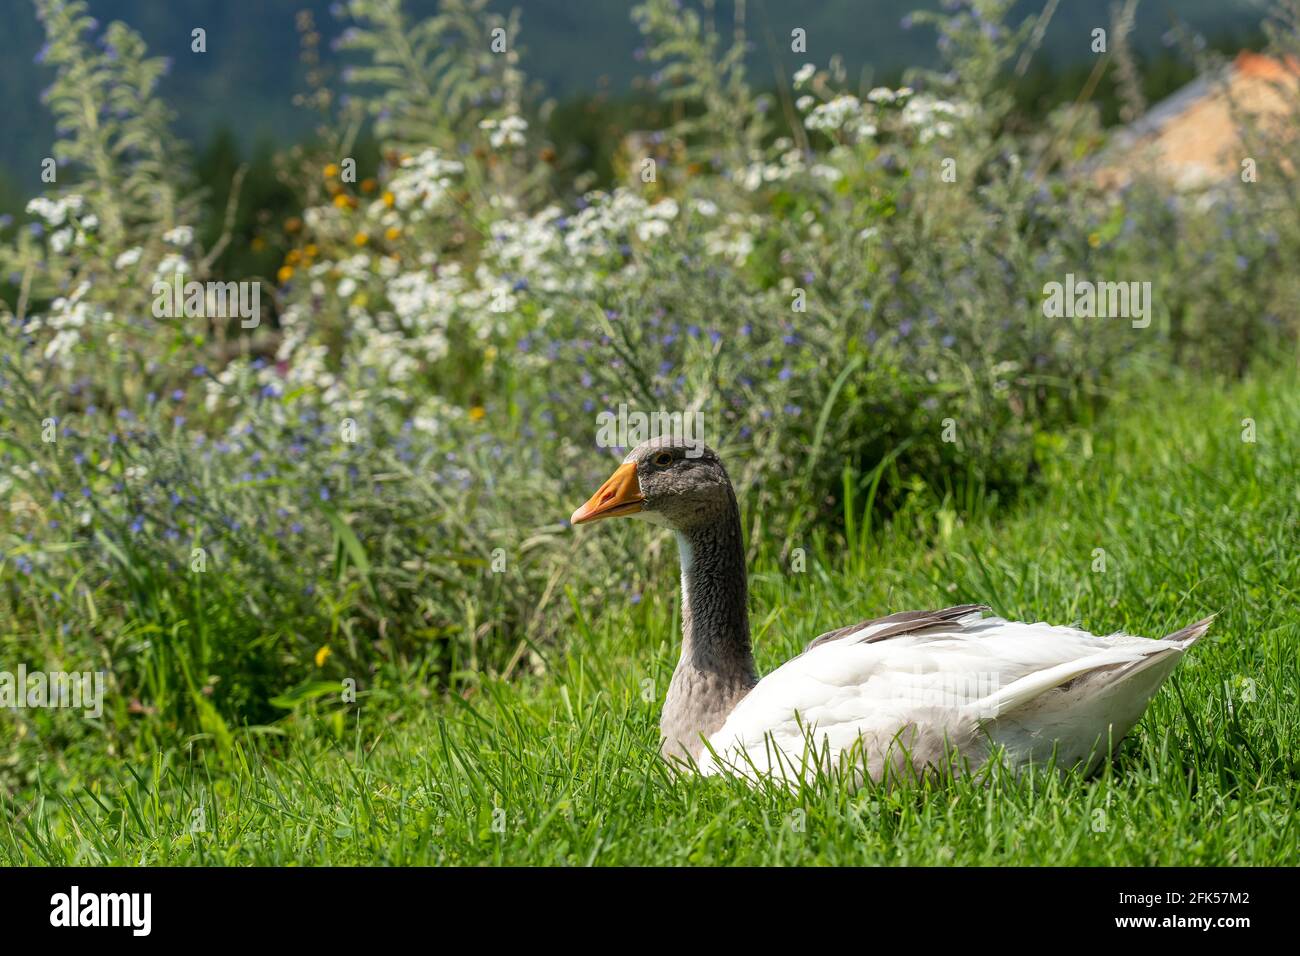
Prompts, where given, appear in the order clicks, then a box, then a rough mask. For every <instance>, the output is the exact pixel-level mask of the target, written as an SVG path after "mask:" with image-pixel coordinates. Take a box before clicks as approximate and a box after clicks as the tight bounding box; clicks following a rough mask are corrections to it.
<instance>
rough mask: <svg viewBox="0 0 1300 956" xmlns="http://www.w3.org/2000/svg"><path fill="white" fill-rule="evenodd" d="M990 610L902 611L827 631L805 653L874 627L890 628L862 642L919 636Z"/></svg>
mask: <svg viewBox="0 0 1300 956" xmlns="http://www.w3.org/2000/svg"><path fill="white" fill-rule="evenodd" d="M988 609H989V608H988V605H986V604H958V605H956V606H955V607H946V608H942V609H941V610H938V611H898V612H897V613H894V614H888V615H886V616H885V617H876V618H871V619H870V620H866V621H862V622H860V623H858V624H850V625H849V626H848V627H841V628H838V629H836V630H834V631H827V632H826V633H825V634H823V635H821V637H818V638H817V639H816V640H814V641H813V642H812V643H810V644H809V645H808V646H807V647H805V648H804V653H805V654H806V653H808V651H811V650H812V649H813V648H814V647H817V646H819V645H821V644H829V643H830V642H831V641H838V640H839V639H840V638H843V637H848V636H849V635H850V634H852V633H854V632H855V631H861V630H862V629H863V628H867V627H871V626H872V625H873V624H887V625H888V626H887V627H882V628H881V629H880V630H878V631H876V632H875V633H873V634H871V635H869V636H867V637H864V638H862V639H861V641H862V642H864V643H867V644H873V643H875V642H876V641H883V640H886V639H888V638H891V637H898V636H899V635H900V634H915V633H916V632H917V631H920V630H924V629H925V628H927V627H934V626H935V625H936V624H951V623H952V622H953V621H955V620H957V619H959V618H963V617H965V616H966V615H967V614H974V613H975V612H976V611H987V610H988Z"/></svg>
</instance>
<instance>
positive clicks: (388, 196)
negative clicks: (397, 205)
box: [384, 192, 397, 207]
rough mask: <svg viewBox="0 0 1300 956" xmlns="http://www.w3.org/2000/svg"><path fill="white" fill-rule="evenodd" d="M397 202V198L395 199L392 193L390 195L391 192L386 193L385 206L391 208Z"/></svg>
mask: <svg viewBox="0 0 1300 956" xmlns="http://www.w3.org/2000/svg"><path fill="white" fill-rule="evenodd" d="M396 201H397V197H395V196H394V195H393V194H392V193H389V192H386V193H384V205H385V206H389V207H391V206H392V205H393V203H394V202H396Z"/></svg>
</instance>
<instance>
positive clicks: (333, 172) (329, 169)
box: [322, 163, 339, 179]
mask: <svg viewBox="0 0 1300 956" xmlns="http://www.w3.org/2000/svg"><path fill="white" fill-rule="evenodd" d="M322 172H323V173H324V174H325V178H326V179H333V178H334V177H335V176H337V175H338V174H339V167H338V164H337V163H330V164H329V165H328V166H326V167H325V169H324V170H322Z"/></svg>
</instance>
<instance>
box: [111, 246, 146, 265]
mask: <svg viewBox="0 0 1300 956" xmlns="http://www.w3.org/2000/svg"><path fill="white" fill-rule="evenodd" d="M142 252H143V250H142V249H140V247H139V246H136V247H135V248H133V249H128V250H126V252H123V253H122V254H121V255H119V256H118V257H117V258H116V259H114V260H113V268H114V269H129V268H130V267H131V266H133V265H135V264H136V263H137V262H139V261H140V256H141V254H142Z"/></svg>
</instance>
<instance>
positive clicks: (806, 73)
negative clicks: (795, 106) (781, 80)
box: [794, 63, 817, 90]
mask: <svg viewBox="0 0 1300 956" xmlns="http://www.w3.org/2000/svg"><path fill="white" fill-rule="evenodd" d="M816 73H817V67H816V66H814V65H813V64H811V63H805V64H804V65H803V66H801V67H799V69H798V70H796V71H795V74H794V88H795V89H796V90H797V89H799V87H801V86H803V85H804V84H805V83H807V82H808V81H809V80H811V79H812V78H813V76H814V75H815V74H816Z"/></svg>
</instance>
